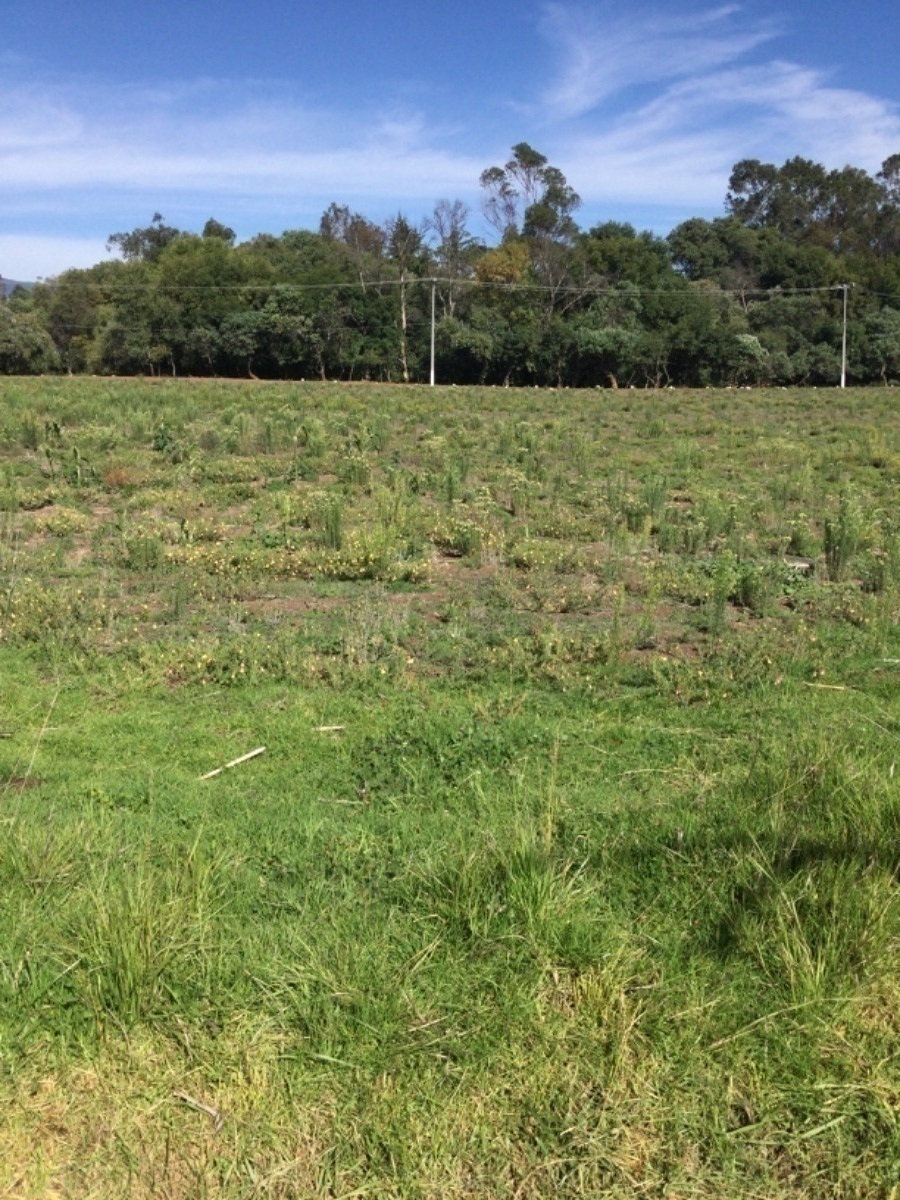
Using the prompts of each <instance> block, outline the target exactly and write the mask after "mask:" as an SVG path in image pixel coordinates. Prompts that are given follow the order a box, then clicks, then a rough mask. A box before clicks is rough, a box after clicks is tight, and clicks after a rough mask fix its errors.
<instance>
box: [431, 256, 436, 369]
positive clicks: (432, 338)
mask: <svg viewBox="0 0 900 1200" xmlns="http://www.w3.org/2000/svg"><path fill="white" fill-rule="evenodd" d="M436 286H437V285H436V284H435V281H434V280H433V279H432V281H431V386H432V387H434V293H435V288H436Z"/></svg>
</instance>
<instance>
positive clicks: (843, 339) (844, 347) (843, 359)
mask: <svg viewBox="0 0 900 1200" xmlns="http://www.w3.org/2000/svg"><path fill="white" fill-rule="evenodd" d="M840 286H841V290H842V291H843V293H844V325H843V334H842V337H841V387H842V388H845V387H846V386H847V297H848V295H849V293H850V284H849V283H842V284H841V285H840Z"/></svg>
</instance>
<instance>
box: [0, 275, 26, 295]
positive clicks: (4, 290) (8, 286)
mask: <svg viewBox="0 0 900 1200" xmlns="http://www.w3.org/2000/svg"><path fill="white" fill-rule="evenodd" d="M17 287H20V288H25V290H26V291H28V290H29V288H33V287H34V284H33V283H22V282H21V280H18V279H3V278H2V276H0V296H2V297H6V296H11V295H12V293H13V292H14V291H15V290H16V288H17Z"/></svg>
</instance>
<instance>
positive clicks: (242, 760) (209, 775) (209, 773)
mask: <svg viewBox="0 0 900 1200" xmlns="http://www.w3.org/2000/svg"><path fill="white" fill-rule="evenodd" d="M265 752H266V748H265V746H257V748H256V749H255V750H251V751H250V752H249V753H248V754H242V755H241V757H240V758H233V759H232V760H231V762H227V763H226V764H225V766H224V767H216V769H215V770H214V771H207V772H206V774H205V775H201V776H200V778H201V779H212V777H213V776H214V775H221V774H222V772H223V771H227V770H228V769H229V768H230V767H236V766H238V765H239V764H240V763H245V762H247V760H248V759H251V758H256V756H257V755H258V754H265Z"/></svg>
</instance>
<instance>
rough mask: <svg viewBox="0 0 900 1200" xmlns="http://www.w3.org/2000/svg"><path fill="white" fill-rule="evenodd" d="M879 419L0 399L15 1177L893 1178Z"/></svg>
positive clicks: (888, 481)
mask: <svg viewBox="0 0 900 1200" xmlns="http://www.w3.org/2000/svg"><path fill="white" fill-rule="evenodd" d="M894 405H895V400H894V395H893V393H892V392H891V391H889V390H884V391H878V390H872V391H847V392H844V393H836V392H829V393H824V392H823V393H816V392H815V391H813V392H782V391H779V392H773V393H767V392H753V393H751V392H727V393H726V392H712V391H710V392H694V393H668V392H667V393H637V392H630V393H624V392H596V393H591V392H586V393H575V392H537V391H534V392H531V391H525V392H514V391H508V390H505V389H504V390H497V391H492V390H489V389H488V390H478V389H455V388H454V389H438V390H436V391H432V390H431V389H425V388H420V389H417V388H386V387H367V386H365V385H358V386H352V387H348V386H343V385H341V386H330V385H294V384H290V385H288V384H285V385H275V384H273V385H250V384H237V383H216V382H204V383H190V382H180V381H179V382H177V383H176V382H169V381H155V382H153V383H148V382H146V381H129V382H124V381H102V380H95V381H90V380H21V381H18V380H12V381H6V382H4V383H3V384H2V385H0V572H2V574H0V680H2V687H0V733H2V734H3V737H2V738H0V822H2V829H0V833H2V838H0V1111H3V1113H4V1116H3V1118H2V1119H0V1193H3V1194H6V1193H8V1194H10V1195H14V1196H23V1197H39V1196H40V1197H44V1196H67V1197H68V1196H72V1197H76V1196H77V1197H85V1196H97V1197H106V1196H117V1197H118V1196H134V1197H144V1196H167V1197H195V1196H211V1197H213V1196H214V1197H289V1196H290V1197H292V1196H306V1195H309V1196H317V1195H318V1196H323V1197H324V1196H331V1197H339V1196H345V1197H349V1196H358V1195H374V1196H379V1197H381V1196H385V1197H388V1196H396V1197H442V1198H443V1197H454V1196H458V1197H464V1196H485V1197H491V1196H496V1197H500V1196H503V1197H507V1196H519V1197H543V1196H547V1197H550V1196H552V1197H565V1196H572V1197H576V1196H577V1197H581V1196H587V1195H597V1196H604V1197H606V1196H610V1197H616V1196H621V1197H632V1196H635V1195H647V1196H660V1197H673V1198H674V1197H716V1198H719V1197H741V1198H744V1197H752V1196H757V1197H767V1198H768V1197H785V1198H787V1197H797V1198H799V1197H804V1198H806V1197H809V1198H813V1197H815V1198H819V1197H835V1198H837V1197H840V1198H842V1200H843V1198H845V1197H867V1198H868V1197H883V1198H887V1197H895V1196H896V1195H897V1194H898V1189H900V1121H898V1111H900V1110H898V1102H900V1093H898V1079H900V1070H898V1049H897V1047H898V1044H900V1042H898V1034H900V1025H898V1016H897V1014H898V1012H900V971H898V965H897V964H898V961H900V958H898V951H900V906H898V897H897V879H898V869H900V860H898V849H897V848H898V846H900V807H898V802H897V783H896V780H895V766H896V760H897V757H898V732H900V704H898V689H897V672H898V671H900V665H898V664H900V635H898V627H897V614H898V607H900V590H898V586H900V552H898V541H897V524H896V518H895V515H894V507H895V496H896V489H897V483H898V478H900V422H898V419H897V416H896V412H895V407H894ZM258 746H265V747H266V752H265V753H264V754H262V755H260V756H258V757H257V758H254V759H252V760H250V761H247V762H246V763H244V764H242V765H240V766H237V767H235V768H234V769H233V770H228V771H225V772H223V773H222V774H221V775H219V776H216V777H214V778H211V779H208V780H202V779H201V778H200V776H202V775H203V774H205V773H206V772H208V771H209V770H211V769H212V768H214V767H217V766H221V765H223V764H224V763H225V762H227V761H229V760H231V759H233V758H236V757H238V756H239V755H241V754H244V753H246V752H248V751H250V750H252V749H254V748H256V747H258Z"/></svg>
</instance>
